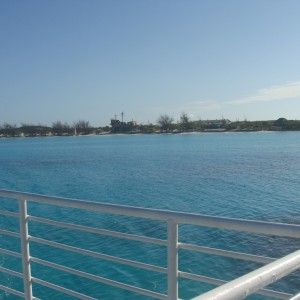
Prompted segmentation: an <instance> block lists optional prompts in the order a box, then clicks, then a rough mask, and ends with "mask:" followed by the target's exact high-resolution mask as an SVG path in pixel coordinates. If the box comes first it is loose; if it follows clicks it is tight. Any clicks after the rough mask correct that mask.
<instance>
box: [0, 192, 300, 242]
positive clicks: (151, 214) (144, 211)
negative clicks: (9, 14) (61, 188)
mask: <svg viewBox="0 0 300 300" xmlns="http://www.w3.org/2000/svg"><path fill="white" fill-rule="evenodd" d="M0 197H10V198H14V199H26V200H28V201H33V202H39V203H46V204H52V205H58V206H64V207H72V208H80V209H84V210H90V211H98V212H102V213H111V214H120V215H126V216H131V217H139V218H146V219H154V220H161V221H167V220H172V221H173V222H174V223H177V224H191V225H199V226H206V227H213V228H222V229H229V230H237V231H246V232H255V233H262V234H269V235H275V236H286V237H294V238H300V225H296V224H283V223H271V222H264V221H250V220H242V219H233V218H226V217H215V216H208V215H200V214H191V213H183V212H176V211H167V210H159V209H151V208H141V207H133V206H125V205H115V204H107V203H101V202H92V201H82V200H74V199H69V198H59V197H53V196H45V195H38V194H31V193H21V192H15V191H9V190H0Z"/></svg>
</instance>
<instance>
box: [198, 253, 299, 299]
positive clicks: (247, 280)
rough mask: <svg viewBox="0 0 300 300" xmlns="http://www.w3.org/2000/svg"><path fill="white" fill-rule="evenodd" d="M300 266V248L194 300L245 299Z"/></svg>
mask: <svg viewBox="0 0 300 300" xmlns="http://www.w3.org/2000/svg"><path fill="white" fill-rule="evenodd" d="M299 267H300V250H297V251H295V252H294V253H291V254H289V255H287V256H285V257H282V258H280V259H278V260H276V261H274V262H272V263H270V264H268V265H266V266H263V267H261V268H259V269H257V270H254V271H252V272H250V273H248V274H246V275H244V276H241V277H239V278H237V279H235V280H232V281H230V282H228V283H226V284H224V285H222V286H220V287H218V288H215V289H214V290H211V291H209V292H207V293H205V294H202V295H200V296H198V297H195V298H193V300H208V299H214V300H219V299H220V300H221V299H236V300H238V299H243V298H245V297H246V296H248V295H250V294H252V293H254V292H256V291H257V290H259V289H261V288H263V287H265V286H267V285H269V284H271V283H273V282H275V281H277V280H279V279H280V278H282V277H284V276H286V275H288V274H290V273H292V272H293V271H295V270H297V269H298V268H299Z"/></svg>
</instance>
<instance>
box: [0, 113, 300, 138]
mask: <svg viewBox="0 0 300 300" xmlns="http://www.w3.org/2000/svg"><path fill="white" fill-rule="evenodd" d="M121 116H122V119H121V120H119V119H117V117H116V116H115V118H112V119H111V120H110V125H109V126H104V127H93V126H91V125H90V123H89V122H88V121H85V120H79V121H76V122H74V123H73V124H72V125H70V124H68V123H66V122H61V121H56V122H54V123H52V125H51V126H46V125H41V124H38V125H33V124H22V125H21V126H19V127H17V126H16V125H14V124H8V123H4V124H2V125H0V138H7V137H38V136H76V135H91V134H94V135H103V134H161V133H170V134H176V133H188V132H206V133H208V132H255V131H300V120H287V119H285V118H279V119H277V120H269V121H248V120H246V119H245V120H243V121H239V120H237V121H230V120H228V119H216V120H198V121H192V120H191V119H190V118H189V117H188V115H187V114H185V113H182V114H181V116H180V120H179V121H178V122H174V119H173V118H172V117H171V116H169V115H166V114H164V115H160V116H159V118H158V119H157V124H152V123H148V124H138V123H137V122H135V121H133V120H131V121H128V122H125V121H124V120H123V118H124V113H121Z"/></svg>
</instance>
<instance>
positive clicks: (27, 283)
mask: <svg viewBox="0 0 300 300" xmlns="http://www.w3.org/2000/svg"><path fill="white" fill-rule="evenodd" d="M19 214H20V237H21V250H22V266H23V275H24V295H25V300H32V281H31V268H30V252H29V239H28V218H27V201H26V200H25V199H19Z"/></svg>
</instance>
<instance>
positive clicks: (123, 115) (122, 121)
mask: <svg viewBox="0 0 300 300" xmlns="http://www.w3.org/2000/svg"><path fill="white" fill-rule="evenodd" d="M121 115H122V123H123V117H124V113H123V112H122V113H121Z"/></svg>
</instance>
